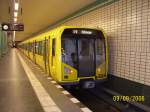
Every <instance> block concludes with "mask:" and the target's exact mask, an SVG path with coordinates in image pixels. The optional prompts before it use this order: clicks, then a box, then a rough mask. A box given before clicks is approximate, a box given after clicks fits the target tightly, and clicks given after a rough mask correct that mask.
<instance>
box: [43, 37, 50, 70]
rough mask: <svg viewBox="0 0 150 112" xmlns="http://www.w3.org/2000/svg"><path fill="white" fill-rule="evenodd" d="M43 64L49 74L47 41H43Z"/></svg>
mask: <svg viewBox="0 0 150 112" xmlns="http://www.w3.org/2000/svg"><path fill="white" fill-rule="evenodd" d="M43 58H44V64H45V71H46V72H47V73H50V68H49V39H46V38H45V40H44V54H43Z"/></svg>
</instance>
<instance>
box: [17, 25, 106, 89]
mask: <svg viewBox="0 0 150 112" xmlns="http://www.w3.org/2000/svg"><path fill="white" fill-rule="evenodd" d="M19 49H20V50H21V51H22V52H23V53H24V54H25V55H26V56H27V57H29V58H30V59H31V60H32V61H34V62H35V63H36V64H38V65H39V66H40V67H41V68H43V69H44V70H45V72H47V73H48V74H49V75H50V76H51V77H52V78H53V79H54V80H56V81H57V82H58V83H59V84H61V85H69V86H72V85H78V84H79V85H81V86H82V87H84V88H93V87H95V84H96V82H102V81H105V80H106V79H107V71H108V46H107V38H106V36H105V34H104V32H103V31H102V30H100V29H92V28H82V27H74V26H61V27H58V28H55V29H53V30H50V31H47V32H45V33H42V34H40V35H38V36H35V37H33V38H31V39H28V40H25V41H23V42H21V43H19Z"/></svg>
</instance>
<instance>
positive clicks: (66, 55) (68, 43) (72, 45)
mask: <svg viewBox="0 0 150 112" xmlns="http://www.w3.org/2000/svg"><path fill="white" fill-rule="evenodd" d="M61 44H62V48H61V50H62V61H63V63H66V64H68V65H70V66H72V67H74V68H76V67H77V50H76V39H73V38H63V39H62V42H61Z"/></svg>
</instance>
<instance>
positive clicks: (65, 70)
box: [64, 67, 73, 75]
mask: <svg viewBox="0 0 150 112" xmlns="http://www.w3.org/2000/svg"><path fill="white" fill-rule="evenodd" d="M72 73H73V71H72V70H70V69H69V68H67V67H64V75H68V74H72Z"/></svg>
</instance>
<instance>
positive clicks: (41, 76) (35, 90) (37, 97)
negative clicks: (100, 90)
mask: <svg viewBox="0 0 150 112" xmlns="http://www.w3.org/2000/svg"><path fill="white" fill-rule="evenodd" d="M0 99H1V100H0V111H1V112H91V110H90V109H88V108H87V107H85V106H84V105H83V104H82V103H81V102H80V101H79V100H77V99H76V98H74V97H73V96H72V95H70V93H69V92H67V91H66V90H64V89H63V88H62V87H61V86H60V85H58V84H57V82H56V81H54V80H53V79H52V78H51V77H49V76H48V75H47V74H46V73H44V72H43V71H42V70H41V69H40V68H39V67H38V66H37V65H35V64H34V63H32V62H31V61H30V60H29V59H28V58H27V57H25V56H23V55H22V53H20V51H18V50H17V49H11V50H10V52H9V53H8V54H7V55H5V56H4V57H3V58H1V60H0Z"/></svg>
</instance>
